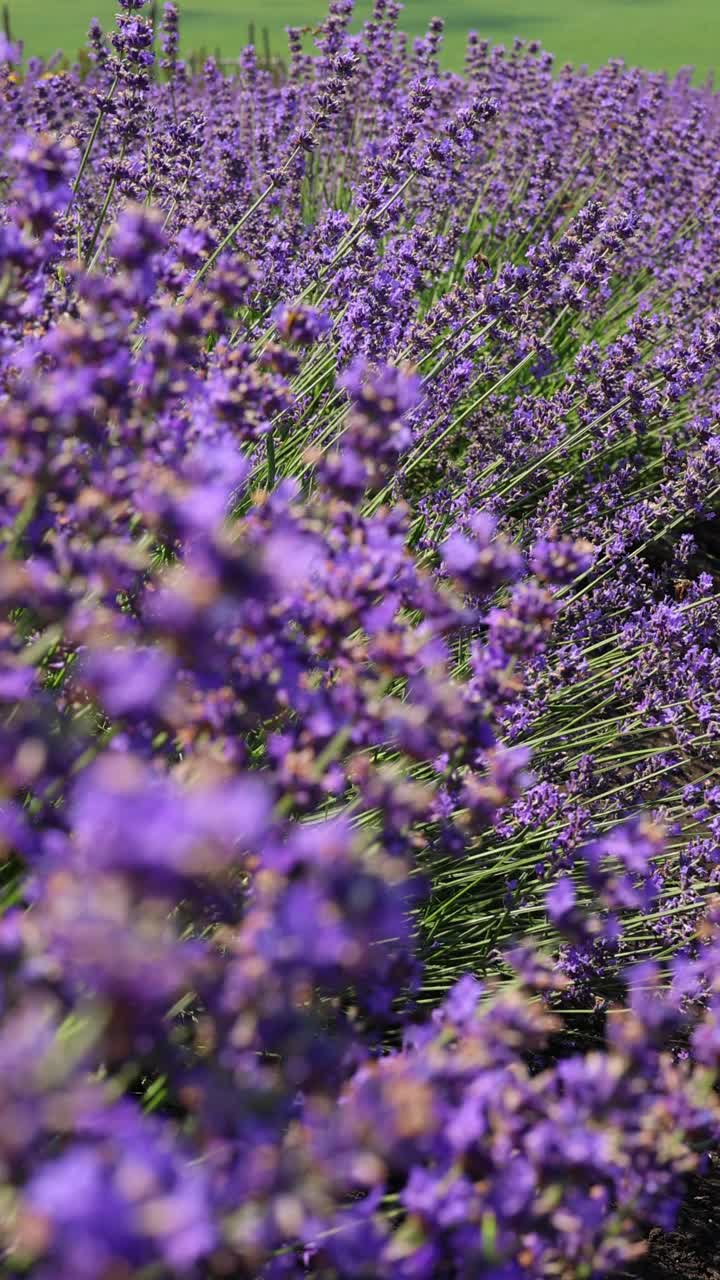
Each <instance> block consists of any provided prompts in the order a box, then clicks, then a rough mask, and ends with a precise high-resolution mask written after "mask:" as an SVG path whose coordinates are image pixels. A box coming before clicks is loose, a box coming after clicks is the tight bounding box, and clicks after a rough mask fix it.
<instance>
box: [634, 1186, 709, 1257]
mask: <svg viewBox="0 0 720 1280" xmlns="http://www.w3.org/2000/svg"><path fill="white" fill-rule="evenodd" d="M625 1275H626V1277H627V1278H628V1280H630V1278H631V1277H632V1280H720V1169H714V1170H713V1172H712V1173H711V1174H710V1175H709V1176H708V1177H706V1178H701V1179H700V1178H699V1179H697V1180H695V1181H694V1182H693V1184H692V1186H691V1188H690V1193H689V1195H688V1197H687V1200H686V1203H685V1206H684V1208H683V1210H682V1212H681V1214H680V1219H679V1222H678V1225H677V1229H676V1230H675V1231H661V1230H660V1229H659V1228H656V1229H655V1230H654V1231H651V1232H650V1236H649V1239H648V1252H647V1253H646V1254H645V1256H644V1257H643V1258H642V1259H641V1260H640V1262H638V1263H636V1265H635V1266H634V1267H633V1268H632V1270H630V1271H627V1272H625Z"/></svg>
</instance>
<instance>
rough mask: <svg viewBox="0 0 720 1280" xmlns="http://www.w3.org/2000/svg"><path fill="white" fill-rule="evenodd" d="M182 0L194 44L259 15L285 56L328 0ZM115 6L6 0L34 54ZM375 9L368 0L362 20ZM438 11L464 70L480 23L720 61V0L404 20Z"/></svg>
mask: <svg viewBox="0 0 720 1280" xmlns="http://www.w3.org/2000/svg"><path fill="white" fill-rule="evenodd" d="M179 3H180V8H181V27H182V31H183V35H184V46H185V48H186V50H190V49H193V50H198V49H204V50H206V51H207V52H208V53H213V54H215V53H216V52H218V51H219V52H220V54H221V55H222V57H224V58H234V57H235V56H236V55H237V53H238V51H239V49H240V48H242V46H243V45H245V44H247V43H248V32H249V28H250V24H254V34H255V39H256V42H257V43H258V46H261V44H262V43H264V41H265V40H266V39H267V40H269V43H270V48H271V51H272V53H273V54H277V55H281V56H282V54H283V53H284V51H285V37H284V27H285V26H287V25H294V26H300V25H303V24H308V23H313V22H317V21H319V19H320V18H321V17H322V15H323V12H324V4H323V0H188V2H187V3H183V0H179ZM161 7H162V0H158V2H157V9H158V11H159V10H160V9H161ZM116 8H117V4H116V0H7V5H6V7H5V13H6V21H7V20H8V19H9V24H10V28H11V32H12V37H13V38H14V39H22V40H24V42H25V51H26V54H30V53H32V54H42V55H45V56H48V55H50V54H52V53H53V52H54V51H55V50H58V49H63V50H64V51H65V52H67V53H74V52H75V51H76V50H77V49H78V47H79V46H80V45H81V44H82V43H83V39H84V33H85V32H86V30H87V26H88V23H89V21H90V19H91V18H92V17H97V18H99V19H100V21H101V22H102V23H103V25H105V26H108V25H111V24H112V21H113V14H114V13H115V10H116ZM369 11H370V3H369V0H367V2H366V0H360V3H358V5H357V16H358V20H361V19H362V18H363V17H366V16H367V15H368V14H369ZM435 14H438V15H439V16H440V17H443V18H445V20H446V37H445V52H444V60H445V64H446V66H449V67H454V68H458V69H459V68H460V67H461V65H462V59H463V51H464V46H465V35H466V33H467V31H468V30H470V29H471V28H473V29H475V30H476V31H477V32H478V33H479V34H480V35H481V36H484V37H487V38H488V39H490V40H491V41H492V42H493V43H494V44H505V43H509V42H510V41H512V39H513V36H516V35H519V36H523V37H525V38H526V39H536V40H539V41H541V43H542V44H543V45H544V47H545V48H546V49H549V50H550V51H551V52H553V53H554V54H555V55H556V57H557V60H558V62H560V63H563V62H573V63H587V64H588V65H589V66H591V67H594V66H598V65H599V64H600V63H602V62H605V61H606V60H607V59H608V58H624V59H625V61H626V62H629V63H632V64H636V65H639V66H644V67H648V68H650V69H652V70H667V71H676V70H678V68H680V67H686V66H693V67H694V68H695V74H696V78H698V79H699V78H704V77H705V76H706V75H707V74H708V72H710V71H711V70H712V69H713V68H714V67H716V66H718V65H719V64H720V0H406V3H405V7H404V12H403V17H402V26H403V27H404V28H405V30H407V31H408V32H410V33H411V34H412V35H421V34H422V32H423V30H424V28H425V25H426V23H427V21H428V19H429V18H431V17H433V16H434V15H435ZM263 29H266V31H267V37H266V36H265V35H264V33H263Z"/></svg>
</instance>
